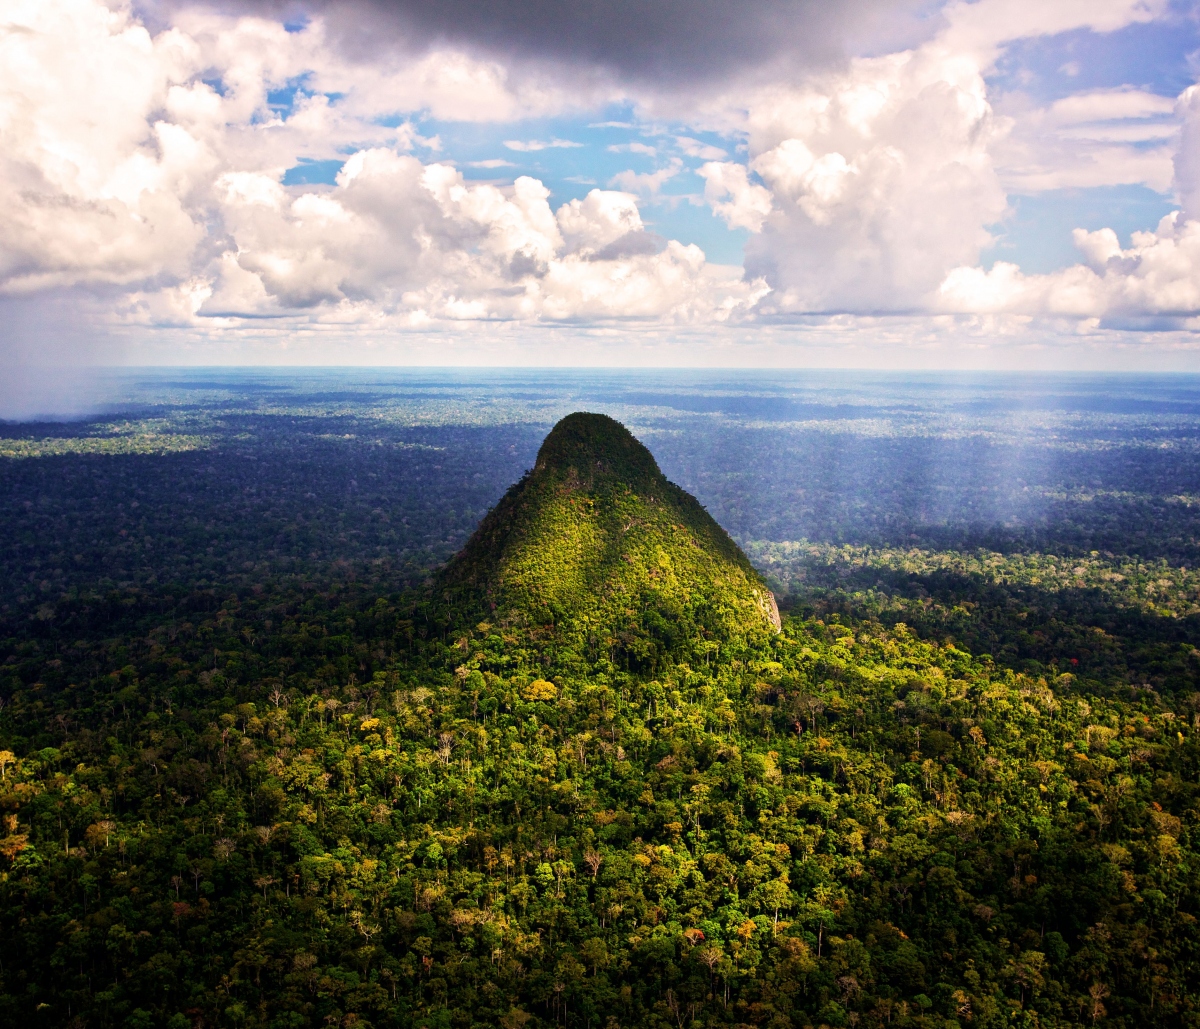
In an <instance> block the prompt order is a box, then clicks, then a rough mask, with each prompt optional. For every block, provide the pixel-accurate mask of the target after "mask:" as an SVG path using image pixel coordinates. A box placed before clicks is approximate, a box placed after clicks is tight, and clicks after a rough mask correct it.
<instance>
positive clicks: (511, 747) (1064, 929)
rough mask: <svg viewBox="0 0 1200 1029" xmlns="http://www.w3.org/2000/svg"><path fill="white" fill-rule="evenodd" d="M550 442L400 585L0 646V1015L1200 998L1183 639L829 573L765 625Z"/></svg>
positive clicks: (1115, 1020) (673, 511) (1161, 1010)
mask: <svg viewBox="0 0 1200 1029" xmlns="http://www.w3.org/2000/svg"><path fill="white" fill-rule="evenodd" d="M585 427H586V426H585ZM600 428H603V429H604V431H605V432H606V433H607V432H609V428H608V427H606V426H600ZM612 431H613V432H615V430H612ZM605 438H608V439H610V441H614V442H615V441H616V440H619V439H621V437H620V436H619V434H618V435H617V436H606V437H605ZM621 445H622V446H625V445H626V444H624V443H622V444H621ZM633 453H634V454H635V455H637V454H638V452H636V451H634V452H633ZM638 460H640V455H639V456H638ZM543 467H544V468H548V469H550V470H551V471H554V476H557V478H555V477H551V476H549V475H546V476H545V477H543V478H539V476H540V475H543V472H542V470H539V469H535V471H534V473H533V475H532V476H531V477H530V478H529V479H527V480H526V481H525V485H524V486H523V487H518V489H517V490H516V491H514V492H512V493H510V494H509V496H508V497H507V498H506V499H505V501H503V502H502V503H501V504H500V505H498V506H497V508H496V510H495V512H494V513H493V515H494V517H493V519H492V521H491V526H492V528H495V527H496V525H497V524H498V520H499V519H502V518H509V521H508V522H507V523H506V524H507V525H508V526H509V527H511V528H512V532H507V533H499V534H497V535H496V536H495V537H492V538H494V539H496V540H500V539H501V538H503V539H504V540H506V541H508V542H506V543H505V544H504V545H503V546H497V547H495V548H493V549H489V548H488V547H486V546H484V545H483V543H481V542H480V541H486V540H487V539H488V538H489V537H488V535H487V532H488V531H491V530H490V529H487V524H488V523H485V530H486V531H484V530H481V534H480V535H479V536H477V537H476V543H474V544H472V547H473V548H474V549H471V550H468V552H467V553H468V555H473V556H471V557H470V560H469V561H465V560H464V561H463V562H460V563H459V564H458V565H456V566H452V567H451V569H450V570H448V571H447V572H446V575H445V577H444V578H442V579H439V580H437V581H436V582H435V583H434V584H433V585H432V586H430V587H427V588H425V589H422V590H415V591H408V592H405V591H394V592H390V591H389V590H387V589H386V588H385V587H384V586H381V585H380V584H379V582H378V581H377V580H374V581H370V582H367V583H365V584H358V585H355V584H353V583H351V584H347V583H345V582H344V581H341V580H333V579H329V578H326V579H322V578H320V577H318V576H315V575H314V576H313V577H312V578H311V579H310V580H309V581H307V582H297V581H296V580H295V579H293V578H288V579H286V580H283V581H281V582H278V583H274V582H271V581H267V582H259V583H254V584H253V585H246V586H244V587H242V586H239V587H238V588H232V587H231V588H228V589H212V590H208V591H206V592H205V593H204V594H203V595H199V596H198V597H196V598H189V600H188V601H187V602H186V603H178V602H176V601H174V600H172V599H171V598H170V597H165V598H162V599H160V602H159V603H158V604H157V605H156V603H155V596H154V594H153V593H150V592H147V593H146V594H145V595H144V596H143V597H142V598H141V600H140V601H139V602H138V603H137V604H130V605H129V606H127V607H122V606H121V603H120V602H119V601H118V602H113V603H112V605H111V606H110V607H108V608H105V609H104V613H103V617H102V618H101V617H100V616H99V615H98V614H97V613H96V612H90V613H89V611H88V610H86V608H87V605H88V604H89V603H93V601H89V600H87V599H80V600H78V601H77V602H76V603H77V604H78V606H79V608H80V610H78V611H75V612H73V613H72V614H71V616H70V620H69V621H68V620H67V617H66V615H65V614H64V615H63V616H61V618H62V620H61V621H57V622H56V621H55V620H54V619H46V620H42V621H38V620H30V621H29V622H28V624H27V625H26V626H25V627H24V628H23V629H22V630H21V634H19V635H18V634H14V635H13V636H12V637H11V638H10V639H8V640H7V641H6V642H5V653H4V662H3V664H2V666H0V667H3V669H4V672H3V674H4V676H5V680H4V690H3V696H4V698H5V699H6V701H7V703H6V704H5V706H4V708H3V710H2V712H0V808H2V810H3V818H4V829H3V834H2V836H0V868H2V871H0V1020H2V1022H3V1024H6V1025H30V1026H37V1025H45V1026H72V1027H76V1029H81V1027H84V1026H97V1027H100V1026H103V1027H109V1026H111V1027H130V1029H141V1027H157V1026H166V1027H169V1029H187V1027H202V1026H203V1027H216V1026H239V1027H240V1026H253V1027H262V1029H277V1027H279V1029H282V1027H289V1029H290V1027H296V1029H299V1027H308V1026H311V1027H325V1026H342V1027H351V1026H360V1027H384V1026H395V1027H404V1029H410V1027H411V1029H443V1027H445V1029H451V1027H453V1029H472V1027H476V1026H495V1025H499V1026H502V1027H504V1029H521V1027H531V1029H539V1027H549V1026H553V1025H561V1026H571V1027H579V1029H601V1027H603V1029H618V1027H635V1026H636V1027H641V1026H645V1027H654V1029H669V1027H675V1029H685V1027H688V1029H701V1027H707V1026H769V1027H774V1029H786V1027H792V1026H795V1027H797V1029H799V1027H805V1026H814V1027H816V1026H833V1027H844V1026H855V1027H857V1026H885V1025H888V1026H892V1025H895V1026H906V1027H907V1026H913V1027H918V1026H919V1027H937V1029H950V1027H957V1029H963V1027H967V1026H980V1027H989V1029H991V1027H994V1029H999V1027H1002V1026H1004V1027H1008V1026H1029V1027H1035V1026H1036V1027H1065V1026H1076V1025H1079V1026H1101V1027H1118V1026H1119V1027H1124V1029H1132V1027H1134V1026H1140V1025H1150V1026H1172V1027H1174V1026H1178V1027H1181V1029H1182V1027H1186V1026H1195V1025H1197V1024H1198V1022H1200V987H1198V986H1197V984H1198V983H1200V955H1198V953H1197V947H1198V941H1200V933H1198V932H1197V929H1198V926H1197V921H1196V919H1197V917H1198V916H1200V883H1198V875H1200V864H1198V855H1197V847H1196V840H1197V833H1198V832H1200V785H1198V783H1200V744H1198V737H1200V696H1197V695H1196V694H1195V693H1193V692H1192V690H1191V689H1190V688H1187V689H1185V688H1182V687H1183V685H1184V684H1187V683H1190V682H1191V681H1192V679H1193V678H1194V669H1191V665H1190V664H1189V662H1194V653H1195V652H1194V650H1193V651H1192V652H1191V653H1189V652H1188V650H1187V648H1186V647H1184V646H1183V645H1182V644H1181V645H1179V646H1177V648H1176V650H1177V652H1175V651H1173V652H1172V654H1173V658H1172V659H1173V660H1176V659H1177V660H1178V662H1179V664H1180V667H1181V668H1184V669H1185V671H1183V672H1180V673H1179V674H1175V673H1172V674H1171V675H1170V676H1168V677H1167V680H1166V683H1165V684H1160V685H1161V688H1158V689H1155V688H1150V687H1149V686H1147V685H1144V684H1143V682H1144V681H1142V680H1135V681H1137V682H1138V684H1136V685H1131V683H1130V681H1129V679H1127V678H1124V677H1116V676H1106V674H1105V671H1104V669H1103V667H1097V668H1094V669H1093V668H1091V667H1090V666H1089V667H1087V668H1086V670H1083V668H1082V666H1070V665H1069V662H1068V660H1067V656H1068V655H1067V654H1066V652H1065V651H1064V652H1063V653H1061V654H1053V655H1046V654H1043V655H1042V656H1043V658H1045V661H1044V664H1042V665H1041V668H1042V671H1040V672H1032V673H1031V672H1029V671H1023V670H1019V669H1018V668H1017V667H1015V666H1014V665H1012V664H1004V663H1001V662H1000V660H999V659H994V658H991V657H987V656H986V655H975V654H971V653H969V652H968V651H967V650H965V649H961V648H960V647H959V646H957V645H956V644H955V642H954V641H953V640H952V639H950V638H948V637H946V636H944V635H943V636H941V637H938V638H932V634H931V636H927V637H922V636H920V635H918V634H917V633H916V632H914V631H913V630H911V629H910V628H909V627H908V626H907V625H905V624H904V623H903V622H897V621H895V620H894V619H884V618H881V617H880V611H879V608H878V607H876V608H874V609H868V608H862V609H856V608H855V607H854V605H853V603H852V599H853V598H851V597H842V598H840V599H839V600H838V602H837V605H836V606H837V608H838V610H836V611H834V610H832V606H833V605H828V604H827V605H824V606H821V605H815V606H813V605H810V606H808V607H797V608H794V609H793V611H794V613H793V614H792V615H791V616H790V617H786V618H785V619H784V621H783V623H782V628H781V631H778V632H776V631H775V630H774V628H773V626H771V625H770V621H769V618H768V616H767V614H766V613H765V611H764V609H763V608H762V606H761V604H760V603H759V601H758V600H757V599H756V598H755V597H754V592H753V591H754V590H756V589H760V588H763V587H762V584H761V580H759V579H758V577H757V574H756V573H753V572H752V570H749V571H748V570H747V566H745V565H744V564H743V560H744V559H742V558H741V557H740V554H738V553H736V552H730V551H728V549H726V548H725V544H724V543H722V542H721V540H722V539H724V537H723V534H722V535H721V536H719V537H718V536H714V535H713V534H712V529H711V528H709V527H708V522H705V521H704V519H703V518H701V517H700V515H702V514H703V512H702V511H700V513H699V514H696V512H697V511H699V507H698V505H696V506H695V507H687V506H686V502H685V500H683V499H682V498H680V497H678V496H677V495H670V494H668V493H665V492H662V493H661V496H660V488H659V483H658V480H657V479H654V480H653V481H652V486H653V488H652V490H651V489H648V488H644V487H643V485H641V484H639V483H637V482H632V483H631V482H630V481H629V480H630V479H631V478H634V476H632V475H630V474H629V472H628V466H622V467H623V468H625V471H622V472H621V474H618V475H616V476H615V477H612V478H606V477H605V476H601V475H596V476H595V477H594V478H593V480H592V484H590V485H588V484H583V485H580V486H579V487H578V488H576V487H572V488H569V489H568V488H563V487H564V484H565V483H566V482H567V481H568V479H570V478H571V476H570V475H569V473H568V471H567V469H570V468H571V467H575V468H576V469H577V471H578V470H579V467H578V464H575V465H572V464H571V463H570V462H566V463H562V462H548V463H547V464H546V465H545V466H543ZM601 471H603V469H601ZM655 471H657V469H655ZM560 473H561V474H560ZM647 474H649V473H647ZM575 478H576V479H578V480H580V482H582V480H583V479H584V476H583V475H582V474H579V475H577V476H576V477H575ZM646 481H647V482H649V481H650V480H646ZM543 482H544V483H552V484H553V488H550V486H547V487H546V488H545V489H544V490H542V489H541V488H540V487H539V483H543ZM622 483H623V484H624V487H633V488H631V489H628V490H627V489H625V488H624V487H621V484H622ZM597 484H598V485H597ZM619 487H620V488H619ZM639 491H640V492H639ZM643 493H644V495H645V497H647V498H648V497H649V496H653V497H654V498H655V504H656V505H657V504H658V503H659V502H660V501H661V504H662V506H661V509H660V508H659V507H657V506H655V507H653V508H651V506H650V503H649V500H648V499H643ZM680 493H682V491H680ZM672 496H674V497H675V499H671V497H672ZM631 498H632V499H631ZM668 501H669V503H670V504H671V505H673V506H670V507H668ZM522 503H527V504H528V505H529V507H528V508H527V509H525V510H524V511H521V510H520V504H522ZM692 503H693V504H694V501H693V502H692ZM625 504H631V505H635V508H636V510H635V513H636V515H637V517H638V518H640V519H642V520H643V524H642V525H639V526H637V527H633V526H631V527H630V528H629V529H628V531H626V530H625V529H624V528H623V527H624V526H625V524H626V521H625V520H624V513H625V512H624V509H623V508H620V505H625ZM514 508H515V509H517V513H516V514H513V513H512V512H513V511H514ZM616 510H621V513H622V517H621V518H614V517H613V514H614V511H616ZM660 510H661V512H662V513H661V520H657V519H659V518H660V514H659V513H658V512H659V511H660ZM506 512H507V513H506ZM689 512H690V513H689ZM510 515H511V517H510ZM685 516H686V517H685ZM704 517H705V518H706V517H707V516H704ZM688 519H691V520H690V521H689V520H688ZM545 525H552V526H559V527H561V526H566V527H569V528H570V532H572V533H576V534H577V536H576V537H570V538H578V539H579V540H581V541H584V542H586V543H587V545H586V546H584V545H582V544H581V545H580V546H574V545H573V547H574V549H572V548H564V549H562V550H561V551H554V550H553V549H552V548H551V549H550V550H540V549H539V548H540V547H542V545H543V543H542V542H540V541H543V540H545V539H546V538H547V537H545V536H543V537H539V536H538V535H537V531H536V530H537V529H538V527H539V526H545ZM613 526H616V528H617V529H620V530H621V532H620V534H619V535H618V534H617V533H616V529H614V528H613ZM526 527H529V528H526ZM555 531H556V532H557V531H558V529H556V530H555ZM563 531H565V530H563ZM717 531H718V532H719V530H717ZM522 533H524V535H522ZM593 533H596V534H602V533H603V534H607V535H605V536H604V537H603V540H604V545H603V547H602V548H600V549H598V550H597V551H595V552H597V553H598V552H603V554H604V555H605V561H604V562H600V563H598V564H589V561H590V560H591V558H588V559H587V560H582V559H581V560H579V561H576V560H575V557H572V556H571V555H576V556H578V555H580V554H583V555H585V556H586V555H589V554H592V553H593V551H592V550H590V549H589V547H590V546H591V541H592V540H593V539H594V538H596V537H593V535H591V534H593ZM705 533H708V535H707V536H706V535H705ZM554 538H555V539H558V538H560V537H558V536H555V537H554ZM660 550H661V551H662V553H661V554H660V553H659V551H660ZM539 553H548V554H550V555H552V560H550V559H548V563H547V565H546V567H544V568H539V567H537V566H536V557H537V555H538V554H539ZM568 558H570V560H568ZM609 558H612V559H613V560H612V561H611V562H609V561H608V559H609ZM664 559H665V560H664ZM464 568H471V569H476V570H477V571H475V572H472V573H471V574H466V573H464ZM579 568H584V569H589V571H587V575H588V576H591V575H592V572H591V571H590V569H592V568H600V569H602V570H603V574H598V575H597V576H595V577H590V578H588V577H585V579H584V580H582V581H584V582H586V583H587V585H588V590H589V593H588V596H586V597H583V596H578V595H577V593H576V587H575V585H574V583H575V582H576V580H573V579H571V578H570V576H567V575H564V574H563V569H567V570H568V571H569V572H570V574H571V575H575V574H577V573H576V571H575V570H576V569H579ZM618 572H619V573H620V574H619V575H617V574H616V573H618ZM579 574H582V573H579ZM706 575H707V576H708V578H705V576H706ZM738 575H741V576H742V578H741V579H738V578H737V576H738ZM562 582H565V583H567V585H566V586H563V587H562V589H563V592H562V593H561V594H560V595H561V597H562V599H561V600H560V601H558V602H557V606H552V605H550V604H546V605H542V606H537V605H535V604H534V603H533V600H534V599H535V598H536V597H537V595H538V593H537V590H538V589H541V588H543V586H544V588H546V589H550V588H551V587H554V586H556V584H558V583H562ZM596 583H599V584H600V589H599V590H598V591H597V590H596V589H595V584H596ZM747 591H748V592H747ZM597 598H598V599H597ZM983 599H985V595H983V594H981V599H980V603H982V602H983ZM94 603H96V604H97V605H100V604H101V603H108V601H103V600H96V601H95V602H94ZM477 604H486V605H487V606H486V608H482V609H481V608H477V607H475V606H474V605H477ZM493 604H494V605H495V606H494V607H493V606H492V605H493ZM472 613H473V615H472V618H471V620H469V621H468V620H466V616H467V615H468V614H472ZM475 617H478V621H476V620H475ZM63 624H67V625H69V626H70V627H71V629H70V631H69V632H68V630H66V629H61V628H59V626H61V625H63ZM95 625H103V626H104V628H103V630H94V631H93V630H91V629H89V628H88V627H89V626H95ZM995 626H996V628H995V631H996V632H1003V631H1004V623H1003V622H1002V621H999V620H998V621H997V622H996V623H995ZM681 627H682V628H681ZM1054 639H1055V638H1054V637H1050V638H1049V639H1048V641H1047V642H1046V647H1047V648H1051V647H1052V646H1053V645H1054ZM1109 645H1110V646H1111V647H1113V648H1117V647H1119V646H1121V645H1122V641H1120V640H1115V641H1112V640H1110V642H1109ZM996 650H997V653H1000V652H1001V649H1000V648H996ZM1067 667H1079V668H1081V670H1080V671H1079V672H1078V673H1071V672H1067V671H1065V670H1060V669H1065V668H1067ZM1188 669H1190V670H1188Z"/></svg>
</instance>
